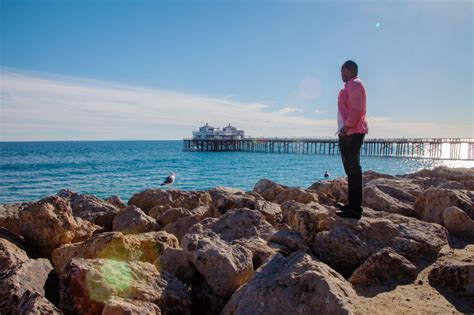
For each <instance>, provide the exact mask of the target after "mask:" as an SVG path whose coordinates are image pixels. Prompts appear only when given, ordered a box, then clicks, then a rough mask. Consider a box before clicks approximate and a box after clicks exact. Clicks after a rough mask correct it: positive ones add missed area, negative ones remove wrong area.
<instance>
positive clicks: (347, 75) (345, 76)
mask: <svg viewBox="0 0 474 315" xmlns="http://www.w3.org/2000/svg"><path fill="white" fill-rule="evenodd" d="M353 77H354V74H353V73H352V71H351V70H349V69H348V68H345V67H342V68H341V79H342V82H344V83H345V82H347V81H349V80H350V79H352V78H353Z"/></svg>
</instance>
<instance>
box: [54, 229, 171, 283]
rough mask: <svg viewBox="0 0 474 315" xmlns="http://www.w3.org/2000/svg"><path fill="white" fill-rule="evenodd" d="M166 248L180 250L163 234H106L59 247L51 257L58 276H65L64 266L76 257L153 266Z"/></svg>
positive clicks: (161, 232)
mask: <svg viewBox="0 0 474 315" xmlns="http://www.w3.org/2000/svg"><path fill="white" fill-rule="evenodd" d="M167 247H173V248H178V240H177V239H176V237H174V236H173V235H171V234H169V233H166V232H163V231H158V232H148V233H141V234H128V235H124V234H122V233H121V232H106V233H101V234H97V235H95V236H94V237H93V238H91V239H89V240H87V241H85V242H78V243H74V244H68V245H63V246H60V247H58V248H56V249H55V250H54V251H53V253H52V255H51V256H52V262H53V265H54V268H55V270H56V272H57V273H58V274H59V275H60V276H62V275H63V273H64V272H63V269H64V266H65V265H66V264H67V263H68V262H69V261H70V260H71V259H72V258H74V257H75V258H87V259H93V258H108V259H116V260H126V261H145V262H149V263H152V264H154V263H156V261H157V259H158V257H159V256H160V255H161V253H162V252H163V250H164V249H165V248H167Z"/></svg>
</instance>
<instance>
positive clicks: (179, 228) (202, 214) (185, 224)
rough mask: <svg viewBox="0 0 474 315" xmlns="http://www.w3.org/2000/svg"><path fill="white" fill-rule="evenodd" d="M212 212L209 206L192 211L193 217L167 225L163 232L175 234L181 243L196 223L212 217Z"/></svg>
mask: <svg viewBox="0 0 474 315" xmlns="http://www.w3.org/2000/svg"><path fill="white" fill-rule="evenodd" d="M211 215H212V210H211V208H210V207H209V206H200V207H197V208H194V209H192V210H191V215H190V216H187V217H183V218H180V219H178V220H176V221H175V222H173V223H170V224H167V225H166V226H165V227H164V228H162V231H166V232H168V233H171V234H173V235H174V236H176V238H177V239H178V240H179V241H180V242H181V239H182V237H183V236H184V234H186V233H187V232H188V230H189V229H190V228H191V227H192V226H193V225H194V224H196V223H198V222H200V221H201V220H202V219H204V218H207V217H210V216H211Z"/></svg>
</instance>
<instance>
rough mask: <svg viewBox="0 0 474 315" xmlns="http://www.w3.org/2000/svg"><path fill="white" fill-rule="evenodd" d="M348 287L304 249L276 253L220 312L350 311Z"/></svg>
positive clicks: (345, 312) (311, 312) (313, 312)
mask: <svg viewBox="0 0 474 315" xmlns="http://www.w3.org/2000/svg"><path fill="white" fill-rule="evenodd" d="M355 295H356V294H355V292H354V291H353V289H352V288H351V286H350V285H349V284H348V283H347V282H346V281H345V280H344V278H342V276H341V275H339V274H338V273H336V272H335V271H334V270H332V269H331V268H329V267H327V266H326V265H325V264H323V263H321V262H319V261H317V260H315V259H313V258H311V257H310V256H309V255H307V254H305V253H304V252H295V253H293V254H291V255H289V256H287V257H283V256H281V255H277V256H275V257H273V259H272V260H270V261H269V262H268V263H267V264H265V265H263V266H262V267H261V268H260V269H259V270H258V272H257V273H256V274H255V276H254V277H252V279H250V280H249V281H248V282H247V283H246V284H244V285H243V286H242V287H240V288H239V289H238V290H237V291H236V292H235V293H234V294H233V295H232V297H231V299H230V300H229V302H228V303H227V304H226V306H225V308H224V309H223V311H222V314H224V315H225V314H235V315H239V314H350V313H351V300H352V299H353V298H354V297H355Z"/></svg>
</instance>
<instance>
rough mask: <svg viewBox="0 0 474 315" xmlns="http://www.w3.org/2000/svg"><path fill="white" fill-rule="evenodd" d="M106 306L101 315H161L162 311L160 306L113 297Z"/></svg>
mask: <svg viewBox="0 0 474 315" xmlns="http://www.w3.org/2000/svg"><path fill="white" fill-rule="evenodd" d="M104 304H105V305H104V308H103V309H102V313H101V315H122V314H123V315H125V314H130V315H131V314H136V315H139V314H149V315H161V310H160V308H159V307H158V305H156V304H154V303H151V302H145V301H139V300H130V299H123V298H118V297H115V296H113V297H111V298H110V299H108V300H107V302H105V303H104Z"/></svg>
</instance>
